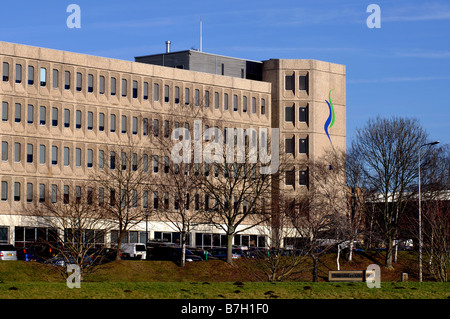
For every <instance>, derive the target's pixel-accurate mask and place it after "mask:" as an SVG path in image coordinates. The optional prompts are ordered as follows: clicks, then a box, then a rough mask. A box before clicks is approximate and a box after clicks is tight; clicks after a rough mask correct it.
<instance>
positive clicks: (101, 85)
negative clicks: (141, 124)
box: [3, 62, 266, 115]
mask: <svg viewBox="0 0 450 319" xmlns="http://www.w3.org/2000/svg"><path fill="white" fill-rule="evenodd" d="M34 72H35V71H34V67H33V66H28V78H27V84H28V85H34V78H35V76H34ZM9 73H10V71H9V63H8V62H3V81H4V82H9V78H10V77H9ZM15 74H16V78H15V83H22V65H21V64H16V72H15ZM39 78H40V81H39V83H40V84H39V85H40V86H42V87H45V86H47V80H48V75H47V69H46V68H44V67H41V68H40V75H39ZM109 80H110V92H109V93H110V95H111V96H115V95H116V91H117V79H116V78H115V77H110V79H109ZM87 82H88V85H87V92H88V93H93V92H94V85H95V83H94V82H95V78H94V75H93V74H88V80H87ZM121 82H122V86H121V87H122V89H121V95H122V97H127V95H128V91H127V90H128V81H127V79H122V80H121ZM105 83H106V82H105V77H104V76H103V75H100V76H99V79H98V93H99V94H105ZM58 87H59V70H57V69H53V70H52V88H54V89H57V88H58ZM138 87H139V84H138V81H136V80H133V81H132V97H133V99H137V98H138V95H139V94H138ZM70 88H71V73H70V71H64V89H65V90H70ZM75 89H76V91H78V92H81V91H82V90H83V75H82V74H81V73H80V72H77V73H76V84H75ZM173 91H174V92H173V102H174V103H175V104H180V103H181V93H180V87H179V86H175V87H174V90H173ZM163 94H164V99H163V101H164V102H165V103H169V102H170V99H171V94H170V86H169V85H164V93H163ZM210 95H211V94H210V91H208V90H205V91H204V94H203V96H201V95H200V90H199V89H194V96H193V105H194V106H196V107H199V106H200V105H201V104H203V105H202V106H203V107H204V108H209V107H210V103H211V102H212V103H213V104H214V108H215V109H219V107H220V106H219V105H220V102H221V101H220V94H219V92H214V100H213V101H211V96H210ZM142 98H143V99H144V100H148V99H149V83H148V82H144V83H143V93H142ZM190 99H191V91H190V88H184V101H183V103H184V105H190V104H191V103H192V101H191V100H190ZM232 99H233V100H232V105H231V101H229V95H228V93H224V94H223V101H222V105H223V110H224V111H227V110H228V109H229V107H231V106H232V107H233V111H235V112H238V111H239V106H241V107H242V113H252V114H256V113H257V108H258V107H259V108H260V112H259V113H260V114H261V115H264V114H265V113H266V101H265V99H264V98H262V99H261V100H260V103H259V106H258V105H257V99H256V97H252V98H251V102H250V101H249V100H248V97H247V96H246V95H243V96H242V100H241V101H240V99H239V96H238V95H237V94H233V96H232ZM153 100H154V101H155V102H159V101H160V85H159V83H154V84H153ZM250 103H251V104H250Z"/></svg>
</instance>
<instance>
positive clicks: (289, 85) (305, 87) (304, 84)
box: [284, 74, 309, 92]
mask: <svg viewBox="0 0 450 319" xmlns="http://www.w3.org/2000/svg"><path fill="white" fill-rule="evenodd" d="M284 89H285V90H286V91H295V90H296V85H295V75H286V76H285V78H284ZM298 89H299V90H300V91H306V92H308V91H309V74H306V75H300V76H299V77H298Z"/></svg>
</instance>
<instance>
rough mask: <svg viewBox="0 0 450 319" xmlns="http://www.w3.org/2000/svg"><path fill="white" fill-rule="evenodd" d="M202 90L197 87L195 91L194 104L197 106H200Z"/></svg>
mask: <svg viewBox="0 0 450 319" xmlns="http://www.w3.org/2000/svg"><path fill="white" fill-rule="evenodd" d="M199 95H200V91H199V90H198V89H196V90H195V91H194V105H195V106H199V105H200V96H199Z"/></svg>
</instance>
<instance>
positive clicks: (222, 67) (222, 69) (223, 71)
mask: <svg viewBox="0 0 450 319" xmlns="http://www.w3.org/2000/svg"><path fill="white" fill-rule="evenodd" d="M221 74H222V75H225V64H224V63H222V65H221Z"/></svg>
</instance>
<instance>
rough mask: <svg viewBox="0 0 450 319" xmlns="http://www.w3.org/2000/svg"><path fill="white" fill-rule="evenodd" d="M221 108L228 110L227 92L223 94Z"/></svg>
mask: <svg viewBox="0 0 450 319" xmlns="http://www.w3.org/2000/svg"><path fill="white" fill-rule="evenodd" d="M223 109H224V110H225V111H226V110H228V93H225V94H224V95H223Z"/></svg>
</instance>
